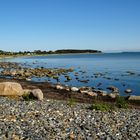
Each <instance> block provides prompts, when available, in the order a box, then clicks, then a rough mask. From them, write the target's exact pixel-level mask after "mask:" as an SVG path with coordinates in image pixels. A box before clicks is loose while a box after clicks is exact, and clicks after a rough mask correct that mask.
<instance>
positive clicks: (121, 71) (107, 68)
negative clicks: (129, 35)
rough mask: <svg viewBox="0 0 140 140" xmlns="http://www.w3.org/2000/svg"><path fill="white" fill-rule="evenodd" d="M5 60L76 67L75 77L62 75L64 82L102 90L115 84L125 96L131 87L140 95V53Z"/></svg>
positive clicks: (29, 64) (52, 66)
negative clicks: (67, 79) (68, 78)
mask: <svg viewBox="0 0 140 140" xmlns="http://www.w3.org/2000/svg"><path fill="white" fill-rule="evenodd" d="M1 61H10V62H19V63H22V64H23V65H26V66H28V67H32V68H36V67H45V68H54V69H56V68H73V69H74V71H73V72H70V73H68V75H69V76H70V77H71V80H70V81H66V79H65V77H64V76H60V83H61V84H64V85H68V86H76V87H87V86H88V87H93V88H97V89H99V90H107V87H109V86H112V85H113V86H116V87H117V88H119V89H120V93H121V95H124V96H125V95H126V93H125V90H126V89H131V90H132V93H131V94H132V95H140V52H132V53H131V52H129V53H128V52H126V53H101V54H64V55H62V54H61V55H47V56H30V57H29V56H28V57H17V58H12V59H4V60H1ZM76 78H77V79H79V80H77V79H76ZM32 81H35V82H46V81H47V82H50V83H54V84H56V83H57V81H56V80H55V79H48V78H47V77H43V78H32ZM83 81H86V82H83Z"/></svg>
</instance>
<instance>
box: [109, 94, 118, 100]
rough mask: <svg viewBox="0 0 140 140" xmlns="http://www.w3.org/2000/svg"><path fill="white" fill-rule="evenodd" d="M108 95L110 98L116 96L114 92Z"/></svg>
mask: <svg viewBox="0 0 140 140" xmlns="http://www.w3.org/2000/svg"><path fill="white" fill-rule="evenodd" d="M108 96H109V97H111V98H112V99H115V98H116V94H114V93H110V94H108Z"/></svg>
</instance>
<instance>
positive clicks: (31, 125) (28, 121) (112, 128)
mask: <svg viewBox="0 0 140 140" xmlns="http://www.w3.org/2000/svg"><path fill="white" fill-rule="evenodd" d="M0 103H1V104H0V140H11V139H12V140H65V139H68V140H100V139H101V140H121V139H123V140H139V139H140V130H139V128H140V123H139V122H140V110H139V109H135V108H133V109H115V110H111V111H96V110H90V109H88V108H89V106H90V105H89V104H81V103H76V104H75V105H73V106H70V105H69V104H68V102H66V101H58V100H57V101H56V100H51V99H49V100H48V99H46V98H44V100H43V101H37V100H33V101H23V100H16V99H11V98H8V97H0Z"/></svg>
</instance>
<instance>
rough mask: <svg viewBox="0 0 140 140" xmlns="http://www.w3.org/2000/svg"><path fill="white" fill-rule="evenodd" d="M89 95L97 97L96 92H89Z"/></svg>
mask: <svg viewBox="0 0 140 140" xmlns="http://www.w3.org/2000/svg"><path fill="white" fill-rule="evenodd" d="M87 95H89V96H92V97H96V96H97V93H95V92H88V93H87Z"/></svg>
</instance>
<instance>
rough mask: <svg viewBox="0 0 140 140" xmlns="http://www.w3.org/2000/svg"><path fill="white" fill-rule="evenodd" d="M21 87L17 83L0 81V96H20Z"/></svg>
mask: <svg viewBox="0 0 140 140" xmlns="http://www.w3.org/2000/svg"><path fill="white" fill-rule="evenodd" d="M22 94H23V89H22V86H21V85H20V84H19V83H15V82H2V83H0V95H2V96H9V95H10V96H11V95H12V96H22Z"/></svg>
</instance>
